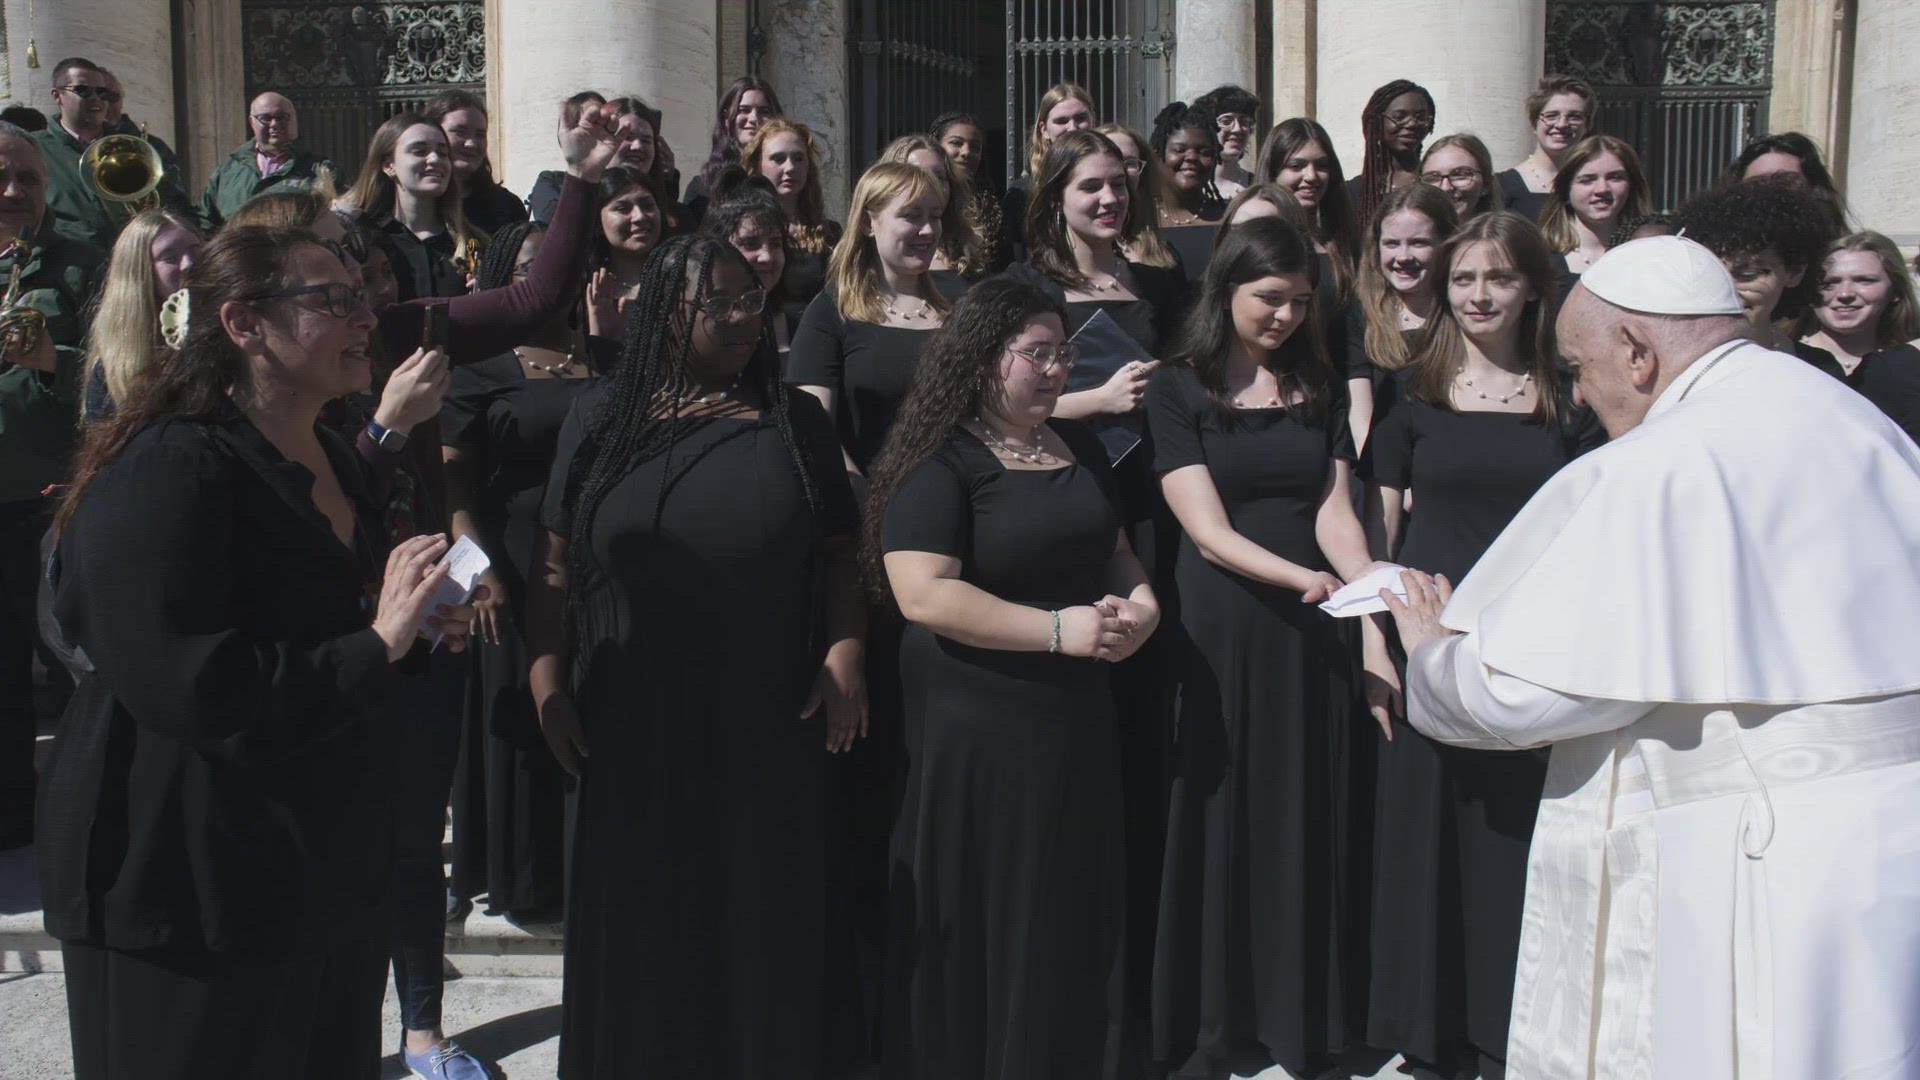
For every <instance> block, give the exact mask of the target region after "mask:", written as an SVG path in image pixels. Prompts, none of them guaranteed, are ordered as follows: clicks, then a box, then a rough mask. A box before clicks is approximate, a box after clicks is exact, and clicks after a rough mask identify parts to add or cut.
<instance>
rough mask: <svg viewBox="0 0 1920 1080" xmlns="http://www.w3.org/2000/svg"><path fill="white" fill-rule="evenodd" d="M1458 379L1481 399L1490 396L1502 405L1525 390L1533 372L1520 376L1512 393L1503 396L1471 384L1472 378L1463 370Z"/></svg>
mask: <svg viewBox="0 0 1920 1080" xmlns="http://www.w3.org/2000/svg"><path fill="white" fill-rule="evenodd" d="M1460 381H1461V382H1463V383H1465V384H1466V386H1467V389H1469V390H1471V391H1473V392H1474V393H1475V394H1478V395H1479V396H1480V400H1481V401H1485V400H1487V398H1488V397H1489V396H1491V397H1492V398H1493V400H1495V401H1497V402H1499V403H1500V404H1502V405H1505V404H1506V403H1507V402H1509V401H1512V400H1513V399H1514V398H1517V397H1519V396H1520V395H1521V394H1524V393H1526V392H1527V387H1528V386H1531V385H1532V384H1533V372H1531V371H1529V372H1527V373H1526V374H1524V375H1522V376H1520V385H1519V386H1516V387H1514V388H1513V393H1511V394H1507V395H1505V396H1502V395H1500V394H1492V395H1489V394H1488V393H1487V392H1486V391H1485V390H1482V389H1480V388H1479V387H1477V386H1475V385H1473V380H1472V379H1469V378H1467V373H1466V372H1464V371H1463V372H1461V373H1460Z"/></svg>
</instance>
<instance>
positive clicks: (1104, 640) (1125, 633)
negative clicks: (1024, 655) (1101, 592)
mask: <svg viewBox="0 0 1920 1080" xmlns="http://www.w3.org/2000/svg"><path fill="white" fill-rule="evenodd" d="M1158 625H1160V611H1159V609H1158V608H1154V607H1151V606H1149V605H1146V604H1142V603H1140V602H1138V601H1135V600H1129V599H1127V598H1126V597H1124V596H1115V595H1113V594H1111V593H1109V594H1108V595H1106V596H1105V597H1103V598H1101V599H1100V600H1099V601H1097V602H1095V603H1092V604H1083V605H1081V606H1079V607H1070V608H1062V609H1061V611H1060V651H1061V652H1063V653H1065V654H1066V655H1068V656H1080V657H1091V658H1092V659H1095V660H1105V661H1107V662H1108V663H1110V664H1117V663H1119V662H1120V661H1122V660H1125V659H1126V658H1127V657H1129V656H1132V655H1133V654H1134V653H1136V652H1138V651H1140V646H1142V645H1144V644H1146V641H1147V638H1149V637H1151V636H1153V630H1154V627H1156V626H1158Z"/></svg>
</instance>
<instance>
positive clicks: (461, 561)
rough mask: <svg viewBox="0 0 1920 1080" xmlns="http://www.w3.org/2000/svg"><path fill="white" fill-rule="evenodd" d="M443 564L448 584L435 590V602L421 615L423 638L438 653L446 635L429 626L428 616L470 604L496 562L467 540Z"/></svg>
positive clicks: (442, 558) (441, 560) (457, 544)
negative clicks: (483, 576) (489, 568)
mask: <svg viewBox="0 0 1920 1080" xmlns="http://www.w3.org/2000/svg"><path fill="white" fill-rule="evenodd" d="M440 562H441V564H443V565H445V566H446V567H447V577H446V580H445V581H442V582H441V583H440V587H439V588H437V589H435V590H433V599H431V600H429V601H427V609H426V610H425V611H423V612H421V613H420V636H421V637H423V638H426V639H427V640H428V641H431V642H433V647H434V648H436V649H437V648H439V647H440V638H441V637H442V636H443V635H442V634H441V633H440V632H439V631H438V630H435V629H433V628H432V627H430V626H428V625H427V616H429V615H432V614H433V613H434V612H435V611H436V610H438V609H439V607H440V605H442V604H446V605H448V606H458V605H460V604H464V603H466V602H467V598H468V597H470V596H472V595H473V587H474V586H475V585H478V584H480V575H481V574H484V573H486V571H487V567H489V566H492V565H493V560H492V559H489V558H487V553H486V552H484V551H482V550H480V545H479V544H476V543H474V542H473V538H472V537H467V536H463V537H461V538H460V539H459V540H458V541H457V542H456V543H455V544H454V545H453V546H452V547H451V548H448V549H447V553H446V554H445V555H442V556H440Z"/></svg>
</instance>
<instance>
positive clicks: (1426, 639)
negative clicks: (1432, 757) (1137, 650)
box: [1389, 237, 1920, 1080]
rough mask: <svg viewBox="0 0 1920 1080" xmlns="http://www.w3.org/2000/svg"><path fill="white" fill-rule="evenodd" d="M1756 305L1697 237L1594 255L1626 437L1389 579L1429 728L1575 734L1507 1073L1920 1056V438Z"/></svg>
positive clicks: (1596, 356)
mask: <svg viewBox="0 0 1920 1080" xmlns="http://www.w3.org/2000/svg"><path fill="white" fill-rule="evenodd" d="M1745 333H1746V327H1745V323H1744V322H1743V320H1742V318H1741V314H1740V301H1739V299H1738V298H1737V297H1736V295H1735V294H1734V288H1733V282H1732V280H1731V279H1730V278H1728V276H1727V272H1726V271H1725V270H1724V269H1723V268H1722V267H1721V265H1720V261H1719V260H1718V259H1716V258H1715V257H1714V256H1713V255H1712V254H1711V253H1709V252H1708V251H1707V250H1706V249H1705V248H1702V247H1700V246H1699V245H1697V244H1694V243H1693V242H1692V241H1689V240H1685V239H1681V238H1678V237H1658V238H1652V239H1646V240H1636V241H1634V242H1632V243H1629V244H1625V245H1622V246H1621V247H1619V248H1617V249H1615V250H1613V251H1611V252H1609V253H1608V254H1607V255H1606V256H1605V257H1603V258H1601V259H1600V260H1599V261H1598V262H1596V263H1595V264H1594V265H1593V267H1592V268H1591V269H1590V270H1589V271H1588V272H1587V273H1586V275H1585V276H1583V277H1582V278H1581V283H1580V286H1579V287H1578V288H1577V289H1575V290H1574V293H1573V295H1572V297H1571V298H1570V299H1569V300H1568V303H1567V306H1566V308H1565V310H1564V311H1563V312H1562V313H1561V315H1560V321H1559V340H1560V346H1561V349H1562V352H1563V353H1564V354H1565V356H1566V358H1567V361H1568V362H1569V363H1570V364H1571V365H1572V367H1573V370H1574V377H1575V384H1576V386H1577V387H1578V392H1579V394H1580V397H1581V399H1582V400H1584V402H1585V403H1586V404H1587V405H1589V406H1591V407H1592V408H1593V410H1594V411H1595V412H1596V413H1597V414H1598V415H1599V417H1600V420H1601V422H1602V423H1603V424H1604V425H1605V426H1606V429H1607V432H1608V434H1609V435H1611V436H1612V438H1613V441H1612V442H1611V443H1609V444H1608V445H1607V446H1605V447H1603V448H1601V449H1600V450H1597V451H1595V452H1593V453H1590V454H1588V455H1586V456H1585V457H1582V458H1579V459H1578V460H1576V461H1574V462H1573V463H1572V464H1570V465H1568V466H1567V467H1566V468H1565V469H1563V470H1561V472H1560V473H1559V474H1558V475H1556V476H1555V477H1554V478H1553V479H1552V480H1551V481H1549V482H1548V483H1547V485H1546V486H1545V487H1543V488H1542V489H1541V490H1540V491H1539V493H1538V494H1536V495H1535V496H1534V498H1533V501H1532V502H1530V503H1529V504H1528V505H1527V507H1526V509H1525V510H1523V511H1522V512H1521V514H1520V515H1519V517H1517V518H1516V519H1514V521H1513V523H1512V524H1511V525H1510V526H1509V527H1508V528H1507V530H1506V532H1505V533H1503V534H1502V535H1501V537H1500V539H1499V541H1498V542H1496V543H1495V544H1494V545H1493V547H1492V548H1491V549H1490V550H1489V551H1488V552H1487V554H1486V555H1485V556H1484V557H1483V558H1482V559H1481V560H1480V561H1479V563H1478V564H1477V565H1476V566H1475V567H1474V570H1473V572H1472V573H1471V574H1469V575H1468V577H1467V579H1466V581H1464V582H1463V583H1461V585H1460V587H1459V590H1458V591H1457V592H1452V593H1450V592H1449V590H1448V586H1447V583H1446V582H1445V581H1444V580H1437V581H1436V580H1435V579H1432V578H1427V577H1425V576H1424V575H1421V574H1417V573H1412V572H1409V573H1408V574H1407V575H1406V584H1407V586H1408V597H1407V601H1406V602H1405V603H1401V602H1398V601H1391V602H1390V604H1389V607H1390V609H1391V610H1392V611H1393V613H1394V617H1395V619H1396V621H1397V623H1398V625H1399V628H1400V633H1401V639H1402V642H1403V644H1404V645H1405V646H1406V649H1407V652H1408V654H1409V660H1408V664H1407V690H1406V692H1407V711H1408V715H1409V719H1410V720H1411V721H1412V723H1413V725H1414V726H1415V727H1417V728H1419V729H1420V730H1421V731H1423V732H1425V733H1426V734H1428V735H1430V736H1432V737H1433V738H1435V739H1439V740H1442V741H1444V742H1449V743H1454V744H1457V745H1460V746H1471V747H1479V748H1490V749H1521V748H1525V747H1537V746H1545V745H1551V746H1552V748H1553V752H1552V756H1551V763H1550V765H1549V773H1548V779H1547V783H1546V791H1545V793H1544V796H1543V798H1542V800H1541V804H1540V814H1539V819H1538V822H1537V824H1536V826H1535V830H1534V835H1533V848H1532V855H1531V860H1530V863H1529V867H1528V874H1527V902H1526V915H1525V918H1524V922H1523V929H1522V937H1521V945H1520V966H1519V971H1518V973H1517V979H1516V985H1515V988H1514V1001H1513V1026H1512V1029H1511V1035H1510V1042H1509V1048H1508V1071H1507V1075H1508V1077H1509V1078H1511V1080H1563V1078H1578V1077H1596V1078H1635V1080H1641V1078H1646V1080H1717V1078H1722V1077H1738V1078H1740V1080H1766V1078H1773V1080H1843V1078H1845V1080H1867V1078H1875V1080H1878V1078H1884V1077H1920V450H1917V449H1916V448H1915V446H1914V444H1913V442H1912V441H1910V440H1909V439H1908V438H1907V437H1906V436H1905V435H1904V434H1902V433H1901V431H1900V429H1899V428H1898V427H1896V426H1894V424H1893V423H1892V422H1891V421H1889V420H1888V419H1887V418H1886V417H1885V416H1883V415H1882V414H1881V413H1880V411H1879V410H1878V409H1876V408H1875V407H1874V406H1873V405H1872V404H1870V403H1869V402H1867V401H1866V400H1865V399H1864V398H1861V397H1859V396H1858V395H1856V394H1855V393H1854V392H1853V391H1852V390H1850V389H1848V388H1847V387H1846V386H1844V385H1842V384H1841V383H1840V382H1839V381H1837V380H1835V379H1832V378H1829V377H1828V376H1826V375H1824V374H1822V373H1820V372H1819V371H1817V370H1815V369H1814V368H1813V367H1811V366H1809V365H1807V364H1806V363H1804V362H1802V361H1801V360H1799V359H1797V358H1795V357H1793V356H1789V355H1786V354H1784V353H1778V352H1773V351H1771V350H1768V349H1765V348H1762V347H1761V346H1759V345H1756V344H1753V343H1752V342H1750V341H1748V340H1747V339H1746V337H1745ZM1390 600H1391V598H1390ZM1443 608H1444V610H1443Z"/></svg>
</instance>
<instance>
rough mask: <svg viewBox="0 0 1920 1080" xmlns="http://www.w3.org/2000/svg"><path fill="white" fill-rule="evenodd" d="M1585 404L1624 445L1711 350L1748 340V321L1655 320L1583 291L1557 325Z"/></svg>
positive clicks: (1707, 317) (1731, 317)
mask: <svg viewBox="0 0 1920 1080" xmlns="http://www.w3.org/2000/svg"><path fill="white" fill-rule="evenodd" d="M1554 329H1555V333H1556V337H1557V339H1558V344H1559V348H1560V354H1561V356H1562V357H1563V358H1565V360H1566V362H1567V364H1568V366H1569V367H1571V368H1572V370H1573V375H1574V386H1575V388H1576V390H1577V391H1578V392H1579V395H1580V399H1581V401H1582V402H1583V403H1585V404H1586V405H1588V406H1589V407H1591V408H1592V409H1593V411H1594V413H1595V414H1596V415H1598V416H1599V417H1600V422H1601V424H1602V425H1603V426H1604V427H1605V428H1606V429H1607V434H1608V435H1611V436H1613V437H1614V438H1619V437H1620V436H1621V435H1624V434H1626V433H1627V432H1628V431H1631V430H1632V429H1633V428H1635V427H1637V426H1638V425H1639V423H1640V421H1641V420H1643V419H1645V418H1646V415H1647V410H1648V409H1650V408H1652V406H1653V402H1654V400H1655V399H1657V398H1658V397H1659V396H1660V394H1661V393H1662V392H1663V391H1664V390H1666V388H1667V387H1668V386H1670V385H1672V383H1673V380H1674V379H1675V378H1676V377H1678V376H1679V375H1680V373H1681V372H1683V371H1685V370H1686V369H1687V368H1688V367H1690V366H1692V365H1693V363H1694V361H1696V360H1698V359H1700V357H1702V356H1704V355H1706V354H1707V352H1709V351H1710V350H1712V349H1714V348H1716V347H1718V346H1720V345H1723V344H1725V343H1726V342H1729V341H1732V340H1733V339H1735V338H1738V337H1744V336H1746V334H1747V331H1748V323H1747V320H1746V318H1745V316H1743V315H1652V314H1648V313H1646V312H1642V311H1629V310H1628V309H1626V308H1623V307H1620V306H1619V305H1617V304H1611V303H1608V302H1607V301H1605V300H1602V299H1601V298H1600V297H1598V296H1596V295H1594V294H1593V293H1592V292H1590V291H1588V290H1587V289H1586V288H1585V287H1584V286H1575V287H1574V290H1573V293H1572V295H1570V296H1569V297H1567V302H1566V304H1565V305H1564V306H1562V307H1561V309H1560V318H1559V320H1558V322H1556V323H1555V324H1554Z"/></svg>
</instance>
